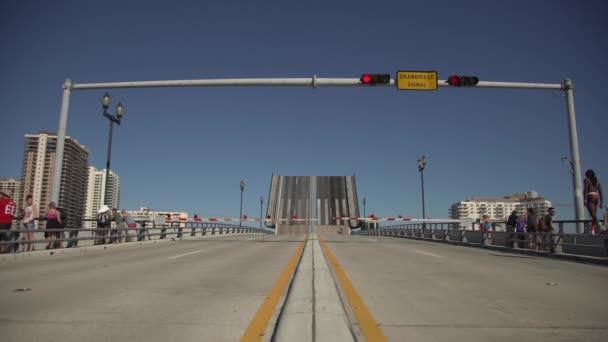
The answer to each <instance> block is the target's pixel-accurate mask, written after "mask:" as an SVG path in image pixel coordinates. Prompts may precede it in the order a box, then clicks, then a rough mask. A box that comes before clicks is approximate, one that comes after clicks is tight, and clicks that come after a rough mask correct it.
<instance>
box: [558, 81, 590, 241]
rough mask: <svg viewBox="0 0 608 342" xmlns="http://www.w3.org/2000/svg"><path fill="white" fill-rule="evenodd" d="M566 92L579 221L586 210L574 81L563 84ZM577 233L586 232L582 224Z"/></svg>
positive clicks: (573, 177)
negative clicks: (577, 130) (584, 206)
mask: <svg viewBox="0 0 608 342" xmlns="http://www.w3.org/2000/svg"><path fill="white" fill-rule="evenodd" d="M563 89H564V92H565V93H566V109H567V111H568V132H569V136H570V154H571V162H572V185H573V189H572V191H573V192H574V204H575V208H574V211H575V215H576V220H577V221H582V220H584V219H585V210H584V209H583V191H582V189H581V184H582V180H581V162H580V158H579V154H578V135H577V133H576V114H575V112H574V94H573V93H572V80H570V79H566V80H565V81H564V84H563ZM576 232H577V233H579V234H581V233H583V232H584V227H583V223H582V222H577V223H576Z"/></svg>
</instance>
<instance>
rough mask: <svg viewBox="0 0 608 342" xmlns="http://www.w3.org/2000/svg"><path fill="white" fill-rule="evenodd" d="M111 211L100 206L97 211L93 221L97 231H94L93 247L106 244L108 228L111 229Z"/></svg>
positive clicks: (105, 206)
mask: <svg viewBox="0 0 608 342" xmlns="http://www.w3.org/2000/svg"><path fill="white" fill-rule="evenodd" d="M113 217H114V216H113V215H112V210H110V208H109V207H108V206H107V205H102V206H101V207H100V208H99V210H98V211H97V216H96V217H95V221H97V229H96V230H95V242H94V244H95V245H105V244H106V243H108V241H107V237H108V232H109V230H110V228H111V227H112V219H113Z"/></svg>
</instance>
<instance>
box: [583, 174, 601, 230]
mask: <svg viewBox="0 0 608 342" xmlns="http://www.w3.org/2000/svg"><path fill="white" fill-rule="evenodd" d="M585 177H586V178H585V182H584V184H585V189H584V193H583V198H584V200H585V207H587V211H588V212H589V215H590V216H591V234H592V235H595V230H596V229H600V221H599V220H598V219H597V208H598V207H600V208H601V207H602V205H603V202H604V196H603V194H602V184H601V183H600V182H599V181H598V180H597V177H596V176H595V172H594V171H593V170H587V171H586V172H585Z"/></svg>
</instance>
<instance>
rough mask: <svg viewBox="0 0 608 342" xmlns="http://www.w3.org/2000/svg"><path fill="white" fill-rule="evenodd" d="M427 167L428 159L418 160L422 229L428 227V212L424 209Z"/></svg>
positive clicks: (423, 157)
mask: <svg viewBox="0 0 608 342" xmlns="http://www.w3.org/2000/svg"><path fill="white" fill-rule="evenodd" d="M425 167H426V157H425V156H422V158H420V159H418V171H419V172H420V183H421V184H422V229H424V228H425V227H426V222H425V220H426V211H425V209H424V168H425Z"/></svg>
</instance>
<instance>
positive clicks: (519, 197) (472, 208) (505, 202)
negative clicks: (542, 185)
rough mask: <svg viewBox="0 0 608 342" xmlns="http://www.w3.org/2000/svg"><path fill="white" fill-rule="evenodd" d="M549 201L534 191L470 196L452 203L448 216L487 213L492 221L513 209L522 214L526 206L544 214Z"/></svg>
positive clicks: (468, 216)
mask: <svg viewBox="0 0 608 342" xmlns="http://www.w3.org/2000/svg"><path fill="white" fill-rule="evenodd" d="M550 206H551V202H549V201H547V200H545V199H544V198H542V197H538V193H537V192H536V191H528V192H525V193H514V194H511V195H508V196H505V197H502V198H471V199H467V200H465V201H460V202H457V203H454V204H452V206H451V207H450V217H451V218H453V219H472V220H476V219H479V218H482V217H483V215H489V216H490V218H492V220H494V221H504V220H506V219H507V218H508V217H509V215H510V214H511V212H512V211H513V210H516V211H517V215H521V214H523V213H524V212H525V211H526V210H527V209H528V208H535V209H536V214H537V215H539V217H540V215H545V214H546V213H547V209H549V207H550Z"/></svg>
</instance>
